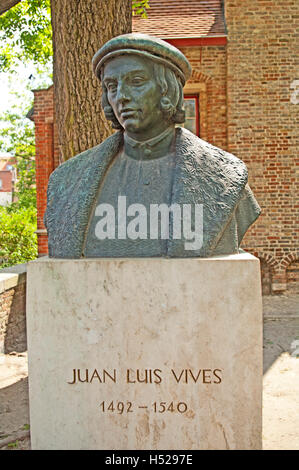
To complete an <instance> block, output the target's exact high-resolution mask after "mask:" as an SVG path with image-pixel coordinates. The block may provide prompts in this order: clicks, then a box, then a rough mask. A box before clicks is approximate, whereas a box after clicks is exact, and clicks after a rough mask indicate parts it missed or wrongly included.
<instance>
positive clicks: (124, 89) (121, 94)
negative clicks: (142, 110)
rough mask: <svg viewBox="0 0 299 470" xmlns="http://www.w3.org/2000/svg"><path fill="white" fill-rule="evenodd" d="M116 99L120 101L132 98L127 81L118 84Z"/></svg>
mask: <svg viewBox="0 0 299 470" xmlns="http://www.w3.org/2000/svg"><path fill="white" fill-rule="evenodd" d="M116 99H117V101H118V102H119V103H122V102H124V101H129V100H130V91H129V88H128V86H127V85H126V84H125V83H122V82H120V83H119V84H118V87H117V95H116Z"/></svg>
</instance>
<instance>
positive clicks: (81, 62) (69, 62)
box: [51, 0, 132, 161]
mask: <svg viewBox="0 0 299 470" xmlns="http://www.w3.org/2000/svg"><path fill="white" fill-rule="evenodd" d="M131 8H132V0H52V2H51V9H52V28H53V48H54V73H53V76H54V77H53V78H54V95H55V114H56V122H57V128H58V138H59V147H60V152H61V158H62V160H63V161H64V160H67V159H68V158H71V157H73V156H74V155H76V154H77V153H80V152H83V151H84V150H86V149H88V148H91V147H93V146H95V145H97V144H99V143H100V142H102V141H103V140H104V139H105V138H107V137H108V136H109V135H110V134H111V133H112V127H111V125H110V123H108V121H107V120H106V118H105V116H104V112H103V111H102V108H101V85H100V82H99V81H98V79H97V78H96V77H95V76H94V74H93V71H92V65H91V59H92V57H93V55H94V54H95V52H96V51H97V50H98V49H99V48H100V47H101V46H102V45H103V44H104V43H105V42H106V41H108V40H109V39H111V38H112V37H114V36H118V35H120V34H125V33H129V32H131V30H132V13H131Z"/></svg>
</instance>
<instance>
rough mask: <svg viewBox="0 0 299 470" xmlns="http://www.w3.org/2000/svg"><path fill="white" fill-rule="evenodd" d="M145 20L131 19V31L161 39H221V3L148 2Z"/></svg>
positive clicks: (211, 0) (223, 32)
mask: <svg viewBox="0 0 299 470" xmlns="http://www.w3.org/2000/svg"><path fill="white" fill-rule="evenodd" d="M149 6H150V8H149V9H148V10H147V15H148V17H147V18H141V17H139V16H133V28H132V29H133V32H138V33H146V34H149V35H151V36H158V37H160V38H161V39H171V38H201V37H211V36H225V35H226V30H225V21H224V14H223V9H222V1H221V0H205V1H203V0H149Z"/></svg>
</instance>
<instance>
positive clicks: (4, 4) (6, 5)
mask: <svg viewBox="0 0 299 470" xmlns="http://www.w3.org/2000/svg"><path fill="white" fill-rule="evenodd" d="M20 1H21V0H1V5H0V16H1V15H3V13H5V12H7V11H8V10H10V9H11V8H12V7H14V6H15V5H17V3H20Z"/></svg>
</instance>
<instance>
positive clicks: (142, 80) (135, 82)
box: [131, 76, 145, 85]
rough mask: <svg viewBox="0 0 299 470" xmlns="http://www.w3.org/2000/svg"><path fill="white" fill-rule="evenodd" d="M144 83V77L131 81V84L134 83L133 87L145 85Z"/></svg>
mask: <svg viewBox="0 0 299 470" xmlns="http://www.w3.org/2000/svg"><path fill="white" fill-rule="evenodd" d="M144 81H145V80H144V78H143V77H139V76H137V77H132V79H131V83H132V84H133V85H143V84H144Z"/></svg>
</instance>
